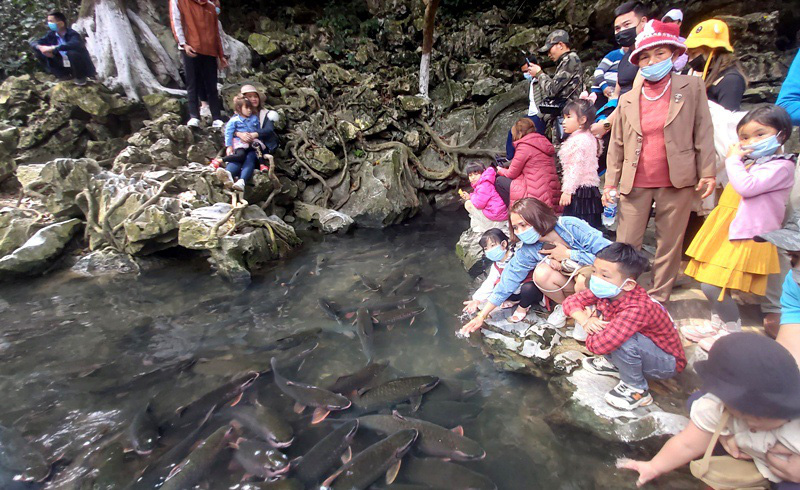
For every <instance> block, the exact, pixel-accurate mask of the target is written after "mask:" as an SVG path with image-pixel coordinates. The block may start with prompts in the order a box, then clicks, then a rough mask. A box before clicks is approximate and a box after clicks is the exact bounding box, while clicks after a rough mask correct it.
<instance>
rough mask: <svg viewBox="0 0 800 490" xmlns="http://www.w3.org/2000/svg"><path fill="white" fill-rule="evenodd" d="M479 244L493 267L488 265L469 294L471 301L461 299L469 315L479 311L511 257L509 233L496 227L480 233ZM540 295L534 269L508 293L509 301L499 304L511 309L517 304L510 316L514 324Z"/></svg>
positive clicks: (540, 297) (535, 302) (538, 299)
mask: <svg viewBox="0 0 800 490" xmlns="http://www.w3.org/2000/svg"><path fill="white" fill-rule="evenodd" d="M478 244H479V245H480V246H481V248H482V249H483V253H484V254H485V255H486V258H487V259H489V260H491V261H492V266H491V267H490V268H489V273H488V274H487V275H486V279H485V280H484V281H483V283H481V285H480V287H479V288H478V289H477V290H476V291H475V292H474V293H473V294H472V300H471V301H464V312H465V313H469V314H470V315H471V314H473V313H475V312H476V311H478V308H479V307H480V305H481V303H484V302H485V301H486V300H487V299H489V295H490V294H492V290H493V289H494V287H495V286H497V283H498V282H500V276H501V275H502V274H503V269H505V267H506V264H508V262H509V261H510V260H511V257H513V256H514V247H512V246H511V245H510V244H509V241H508V236H506V234H505V233H503V231H502V230H500V229H499V228H492V229H490V230H487V231H486V232H485V233H484V234H483V235H482V236H481V239H480V241H478ZM542 298H543V295H542V292H541V291H539V288H537V287H536V285H535V284H534V283H533V271H530V272H529V273H528V276H527V277H526V278H525V279H523V280H522V284H521V285H520V287H519V288H517V291H516V292H515V293H514V294H512V295H511V296H509V297H508V300H506V301H505V302H504V303H503V304H502V305H500V307H501V308H511V307H513V306H515V305H516V306H517V309H516V311H514V314H513V315H511V318H510V321H511V322H515V323H516V322H520V321H522V319H523V318H525V317H526V316H527V315H528V310H530V308H531V306H532V305H535V304H537V303H539V302H540V301H541V300H542Z"/></svg>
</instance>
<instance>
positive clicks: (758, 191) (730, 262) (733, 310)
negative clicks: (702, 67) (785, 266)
mask: <svg viewBox="0 0 800 490" xmlns="http://www.w3.org/2000/svg"><path fill="white" fill-rule="evenodd" d="M736 132H737V133H738V134H739V143H736V144H734V145H732V146H731V148H730V150H729V151H728V158H727V159H726V160H725V169H726V170H727V173H728V178H729V180H730V183H729V184H728V185H727V186H726V187H725V190H724V191H723V193H722V196H720V200H719V204H718V205H717V207H716V208H714V210H713V211H712V212H711V214H710V215H709V216H708V219H707V220H706V221H705V223H704V224H703V227H702V228H700V231H699V232H697V235H696V236H695V237H694V240H692V244H691V245H690V246H689V249H688V250H687V251H686V254H687V255H688V256H689V257H691V260H690V261H689V265H688V266H687V267H686V275H687V276H690V277H693V278H695V279H696V280H697V281H699V282H700V283H701V284H700V288H701V289H702V291H703V293H704V294H705V296H706V298H708V301H709V302H710V303H711V311H712V313H713V315H712V317H711V323H710V324H709V325H687V326H684V327H682V328H681V332H682V333H683V335H684V336H685V337H686V338H687V339H689V340H692V341H695V342H699V343H700V347H701V348H703V349H705V350H708V349H710V348H711V345H713V343H714V341H716V340H717V339H718V338H719V337H720V336H723V335H727V334H728V333H730V332H736V331H740V330H741V329H742V323H741V318H740V316H739V307H738V306H737V304H736V302H735V301H734V300H733V298H731V295H730V293H729V292H728V290H729V289H737V290H739V291H743V292H749V293H753V294H757V295H759V296H764V295H765V293H766V288H767V276H769V275H770V274H777V273H779V272H780V265H779V262H778V250H777V249H776V248H775V246H774V245H772V244H771V243H769V242H756V241H754V240H753V238H754V237H756V236H757V235H760V234H763V233H769V232H771V231H775V230H778V229H780V228H781V224H782V223H783V218H784V214H785V213H786V204H787V203H788V201H789V194H790V193H791V190H792V186H793V185H794V170H795V162H796V161H797V155H785V154H780V153H778V150H779V149H780V147H781V145H783V144H784V143H785V142H786V141H787V140H788V139H789V135H790V134H791V133H792V123H791V119H790V118H789V114H788V113H787V112H786V111H785V110H784V109H783V108H781V107H778V106H774V105H768V106H762V107H759V108H756V109H753V110H752V111H750V112H748V113H747V114H746V115H745V116H744V118H742V120H741V121H740V122H739V124H738V126H737V128H736Z"/></svg>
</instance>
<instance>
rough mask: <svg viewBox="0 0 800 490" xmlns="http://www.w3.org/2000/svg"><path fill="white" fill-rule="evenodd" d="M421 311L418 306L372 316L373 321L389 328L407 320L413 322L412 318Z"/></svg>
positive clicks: (423, 309) (422, 309)
mask: <svg viewBox="0 0 800 490" xmlns="http://www.w3.org/2000/svg"><path fill="white" fill-rule="evenodd" d="M423 311H425V308H422V307H419V306H418V307H416V308H400V309H398V310H391V311H385V312H383V313H378V314H376V315H373V319H374V320H375V321H376V322H378V323H380V324H381V325H386V326H388V327H390V328H391V326H392V325H394V324H395V323H398V322H402V321H403V320H408V319H409V318H411V321H412V322H413V321H414V318H415V317H416V316H417V315H419V314H420V313H422V312H423Z"/></svg>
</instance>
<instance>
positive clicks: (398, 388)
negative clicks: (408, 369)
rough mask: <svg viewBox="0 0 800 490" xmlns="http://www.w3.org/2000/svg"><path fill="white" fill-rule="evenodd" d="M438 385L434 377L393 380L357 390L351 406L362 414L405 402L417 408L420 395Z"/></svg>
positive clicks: (437, 379) (420, 399)
mask: <svg viewBox="0 0 800 490" xmlns="http://www.w3.org/2000/svg"><path fill="white" fill-rule="evenodd" d="M438 383H439V378H437V377H436V376H412V377H408V378H398V379H393V380H391V381H387V382H386V383H383V384H380V385H378V386H375V387H373V388H369V389H362V390H359V391H358V393H357V394H356V395H355V396H354V397H353V404H354V405H355V406H356V407H357V408H358V409H360V410H361V412H362V413H365V412H373V411H376V410H380V409H381V408H388V407H392V406H394V405H396V404H398V403H402V402H404V401H407V400H410V401H411V402H412V405H414V406H415V407H418V406H419V404H420V402H421V401H422V395H423V394H425V393H427V392H429V391H430V390H432V389H433V388H434V387H436V385H437V384H438Z"/></svg>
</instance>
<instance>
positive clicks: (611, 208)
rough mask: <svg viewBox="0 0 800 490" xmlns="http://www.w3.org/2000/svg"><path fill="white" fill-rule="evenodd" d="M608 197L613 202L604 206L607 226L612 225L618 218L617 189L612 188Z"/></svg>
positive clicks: (604, 221)
mask: <svg viewBox="0 0 800 490" xmlns="http://www.w3.org/2000/svg"><path fill="white" fill-rule="evenodd" d="M608 197H609V198H610V200H611V202H610V203H609V204H608V206H605V207H604V208H603V226H605V227H606V228H609V227H611V225H613V224H614V221H615V220H616V219H617V191H616V190H613V189H612V190H610V191H609V192H608Z"/></svg>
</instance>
